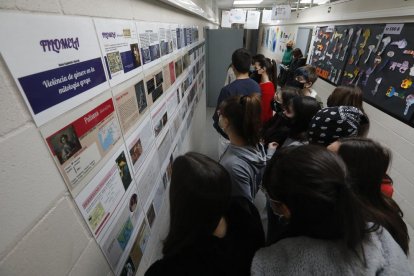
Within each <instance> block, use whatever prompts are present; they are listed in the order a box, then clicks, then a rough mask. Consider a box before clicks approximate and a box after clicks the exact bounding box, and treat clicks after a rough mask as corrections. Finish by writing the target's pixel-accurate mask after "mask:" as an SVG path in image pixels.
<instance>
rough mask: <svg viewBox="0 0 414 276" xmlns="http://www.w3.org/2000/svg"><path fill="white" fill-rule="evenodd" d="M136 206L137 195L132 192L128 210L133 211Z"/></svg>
mask: <svg viewBox="0 0 414 276" xmlns="http://www.w3.org/2000/svg"><path fill="white" fill-rule="evenodd" d="M137 206H138V196H137V194H133V195H132V196H131V198H130V199H129V211H131V213H133V212H135V210H136V209H137Z"/></svg>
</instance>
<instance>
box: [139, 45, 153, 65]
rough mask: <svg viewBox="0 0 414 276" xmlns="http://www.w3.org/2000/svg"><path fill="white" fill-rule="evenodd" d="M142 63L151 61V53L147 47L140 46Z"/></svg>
mask: <svg viewBox="0 0 414 276" xmlns="http://www.w3.org/2000/svg"><path fill="white" fill-rule="evenodd" d="M141 56H142V63H144V64H147V63H150V62H151V54H150V50H149V48H141Z"/></svg>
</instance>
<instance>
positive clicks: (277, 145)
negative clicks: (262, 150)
mask: <svg viewBox="0 0 414 276" xmlns="http://www.w3.org/2000/svg"><path fill="white" fill-rule="evenodd" d="M278 147H279V144H278V143H276V142H271V143H269V144H268V145H267V148H268V149H271V150H276V149H277V148H278Z"/></svg>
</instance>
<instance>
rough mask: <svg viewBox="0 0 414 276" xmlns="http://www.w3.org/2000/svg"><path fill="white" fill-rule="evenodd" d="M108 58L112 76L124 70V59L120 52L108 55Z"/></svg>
mask: <svg viewBox="0 0 414 276" xmlns="http://www.w3.org/2000/svg"><path fill="white" fill-rule="evenodd" d="M106 57H107V59H108V67H109V71H111V74H114V73H116V72H119V71H121V70H122V68H123V67H122V59H121V55H120V54H119V52H113V53H108V54H107V55H106Z"/></svg>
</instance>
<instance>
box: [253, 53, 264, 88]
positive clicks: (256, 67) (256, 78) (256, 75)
mask: <svg viewBox="0 0 414 276" xmlns="http://www.w3.org/2000/svg"><path fill="white" fill-rule="evenodd" d="M265 59H266V58H265V56H264V55H262V54H257V55H254V56H253V57H252V65H251V66H250V73H249V77H250V78H251V79H252V80H254V81H255V82H257V83H260V81H261V79H262V76H261V75H260V74H259V73H258V72H257V71H258V70H259V69H260V62H261V61H263V60H265Z"/></svg>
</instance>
